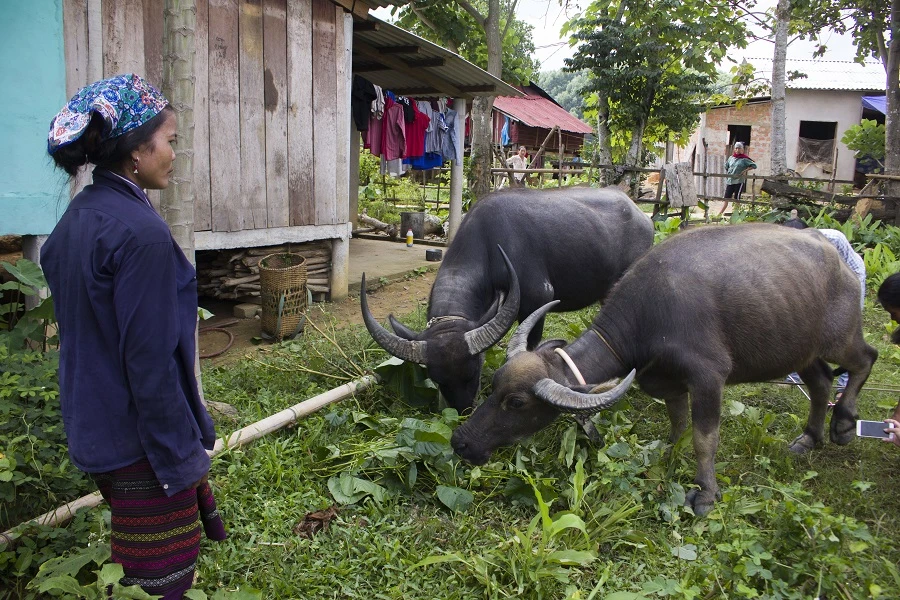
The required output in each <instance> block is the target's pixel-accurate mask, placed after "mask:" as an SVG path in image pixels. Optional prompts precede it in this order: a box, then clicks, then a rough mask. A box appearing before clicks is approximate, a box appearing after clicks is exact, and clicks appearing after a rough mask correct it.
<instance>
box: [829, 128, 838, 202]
mask: <svg viewBox="0 0 900 600" xmlns="http://www.w3.org/2000/svg"><path fill="white" fill-rule="evenodd" d="M838 150H839V148H838V145H837V140H835V144H834V153H833V154H832V157H831V181H829V182H828V191H829V192H832V193H834V180H835V178H836V177H837V159H838Z"/></svg>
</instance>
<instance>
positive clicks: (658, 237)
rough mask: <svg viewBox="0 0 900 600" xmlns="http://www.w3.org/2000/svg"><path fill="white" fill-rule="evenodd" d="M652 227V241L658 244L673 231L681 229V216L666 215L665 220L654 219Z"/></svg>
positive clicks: (676, 231)
mask: <svg viewBox="0 0 900 600" xmlns="http://www.w3.org/2000/svg"><path fill="white" fill-rule="evenodd" d="M653 228H654V230H655V232H654V234H653V243H654V244H658V243H660V242H661V241H663V240H665V239H666V238H667V237H669V236H670V235H672V234H673V233H678V232H679V231H680V230H681V217H666V219H665V220H657V221H654V222H653Z"/></svg>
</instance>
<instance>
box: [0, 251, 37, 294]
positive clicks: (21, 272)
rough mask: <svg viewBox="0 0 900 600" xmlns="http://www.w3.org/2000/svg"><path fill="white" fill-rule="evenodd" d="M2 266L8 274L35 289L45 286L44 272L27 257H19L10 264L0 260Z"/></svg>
mask: <svg viewBox="0 0 900 600" xmlns="http://www.w3.org/2000/svg"><path fill="white" fill-rule="evenodd" d="M0 265H3V268H4V269H6V270H7V271H9V273H10V275H12V276H13V277H15V278H16V279H18V280H19V281H20V282H22V283H24V284H25V285H27V286H31V287H33V288H35V289H38V290H39V289H42V288H45V287H47V280H46V279H45V278H44V272H43V271H41V268H40V267H39V266H37V265H36V264H35V263H33V262H31V261H30V260H28V259H27V258H20V259H19V260H17V261H16V264H15V265H13V264H10V263H8V262H6V261H3V262H0Z"/></svg>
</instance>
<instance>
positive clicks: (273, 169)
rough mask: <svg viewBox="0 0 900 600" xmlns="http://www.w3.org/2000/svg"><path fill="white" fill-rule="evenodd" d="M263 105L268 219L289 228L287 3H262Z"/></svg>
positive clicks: (271, 0) (271, 223)
mask: <svg viewBox="0 0 900 600" xmlns="http://www.w3.org/2000/svg"><path fill="white" fill-rule="evenodd" d="M263 39H264V40H265V44H263V63H264V65H265V69H264V71H263V92H264V93H263V104H264V105H265V113H266V124H265V127H266V211H267V214H266V219H267V222H268V225H269V227H287V226H288V225H290V222H291V221H290V211H289V206H290V205H289V204H288V110H287V102H286V99H287V85H288V69H287V0H263Z"/></svg>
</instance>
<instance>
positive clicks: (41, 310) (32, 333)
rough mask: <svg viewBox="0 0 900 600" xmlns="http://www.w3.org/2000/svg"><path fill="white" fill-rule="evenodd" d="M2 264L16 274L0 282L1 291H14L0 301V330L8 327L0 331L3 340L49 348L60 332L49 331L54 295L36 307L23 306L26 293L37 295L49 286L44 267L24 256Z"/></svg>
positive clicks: (8, 270) (16, 344)
mask: <svg viewBox="0 0 900 600" xmlns="http://www.w3.org/2000/svg"><path fill="white" fill-rule="evenodd" d="M0 266H3V268H4V269H6V271H7V272H8V273H10V274H11V275H12V276H13V277H15V281H8V282H6V283H3V284H0V293H2V292H4V291H8V292H14V293H13V294H12V299H11V300H10V301H9V302H6V303H4V304H0V330H2V329H5V330H6V331H5V332H4V331H0V344H3V343H6V344H8V345H9V346H10V347H14V348H21V347H23V346H24V345H25V344H26V343H29V342H31V343H35V344H38V345H39V347H40V348H41V349H43V350H46V349H47V347H48V346H49V345H52V344H56V343H58V338H57V336H56V335H55V333H52V332H51V331H50V329H51V325H52V324H53V323H54V322H55V319H54V315H53V300H52V299H51V298H49V297H47V298H44V299H42V300H41V301H40V302H39V303H38V304H37V306H35V307H34V308H32V309H30V310H27V311H25V310H24V308H25V303H24V298H25V297H26V296H37V295H38V294H39V293H40V292H41V290H44V289H47V280H46V279H45V278H44V273H43V271H41V268H40V267H39V266H38V265H36V264H35V263H33V262H31V261H30V260H27V259H24V258H23V259H20V260H19V261H17V262H16V264H15V265H13V264H10V263H8V262H5V261H4V262H2V263H0Z"/></svg>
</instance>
